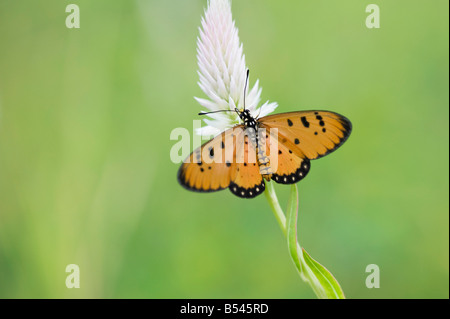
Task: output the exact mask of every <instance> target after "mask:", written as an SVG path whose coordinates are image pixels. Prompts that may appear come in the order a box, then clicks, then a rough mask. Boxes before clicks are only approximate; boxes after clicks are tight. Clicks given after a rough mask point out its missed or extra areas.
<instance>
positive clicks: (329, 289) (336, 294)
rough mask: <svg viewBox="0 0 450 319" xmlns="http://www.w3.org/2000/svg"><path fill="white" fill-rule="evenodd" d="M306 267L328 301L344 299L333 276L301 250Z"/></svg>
mask: <svg viewBox="0 0 450 319" xmlns="http://www.w3.org/2000/svg"><path fill="white" fill-rule="evenodd" d="M302 253H303V258H304V262H305V264H306V266H307V267H308V269H309V270H311V271H312V273H313V275H314V277H315V278H317V280H318V281H319V283H320V286H321V287H322V288H323V290H324V292H325V295H326V298H328V299H345V296H344V292H343V291H342V288H341V286H340V285H339V283H338V281H337V280H336V278H334V276H333V275H332V274H331V273H330V272H329V271H328V269H326V268H325V267H324V266H322V265H321V264H319V263H318V262H317V261H315V260H314V259H313V258H312V257H311V256H310V255H309V254H308V253H307V252H306V250H305V249H303V248H302Z"/></svg>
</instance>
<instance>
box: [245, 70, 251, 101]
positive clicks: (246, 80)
mask: <svg viewBox="0 0 450 319" xmlns="http://www.w3.org/2000/svg"><path fill="white" fill-rule="evenodd" d="M249 74H250V70H249V69H247V77H246V78H245V85H244V110H245V95H246V93H247V85H248V76H249Z"/></svg>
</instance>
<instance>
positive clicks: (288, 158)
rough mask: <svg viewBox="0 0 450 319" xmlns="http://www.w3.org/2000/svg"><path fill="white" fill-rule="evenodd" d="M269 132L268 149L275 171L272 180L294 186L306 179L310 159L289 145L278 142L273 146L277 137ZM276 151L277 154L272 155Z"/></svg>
mask: <svg viewBox="0 0 450 319" xmlns="http://www.w3.org/2000/svg"><path fill="white" fill-rule="evenodd" d="M267 132H268V134H267V136H268V138H267V142H266V145H267V146H266V149H267V154H268V155H269V158H270V166H271V169H272V171H273V175H272V179H273V180H274V181H275V182H277V183H280V184H294V183H297V182H299V181H300V180H302V179H303V178H305V176H306V175H307V174H308V172H309V169H310V167H311V164H310V161H309V159H308V158H306V157H304V156H298V155H297V154H296V153H294V151H293V150H292V149H293V148H292V147H290V146H289V143H286V142H285V143H281V141H279V140H277V141H276V144H275V146H273V143H274V141H275V139H277V136H276V134H273V131H271V130H267ZM264 146H265V145H261V147H264ZM274 151H275V152H276V154H271V152H274ZM274 156H276V158H275V157H274ZM274 160H275V161H274Z"/></svg>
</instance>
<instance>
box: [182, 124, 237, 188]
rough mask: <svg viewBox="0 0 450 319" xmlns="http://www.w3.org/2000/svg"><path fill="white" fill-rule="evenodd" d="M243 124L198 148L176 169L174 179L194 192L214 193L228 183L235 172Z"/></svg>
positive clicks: (225, 186)
mask: <svg viewBox="0 0 450 319" xmlns="http://www.w3.org/2000/svg"><path fill="white" fill-rule="evenodd" d="M243 128H244V127H243V126H242V125H238V126H236V127H234V128H232V129H229V130H226V131H225V132H223V133H222V134H220V135H218V136H216V137H215V138H213V139H212V140H210V141H209V142H207V143H205V144H203V145H202V146H200V147H198V148H197V149H196V150H195V151H194V152H192V153H191V155H189V157H188V158H187V159H186V160H185V161H184V163H183V164H182V165H181V167H180V169H179V171H178V181H179V182H180V184H181V185H183V186H184V187H185V188H187V189H189V190H193V191H198V192H214V191H218V190H221V189H224V188H227V187H228V186H229V185H230V182H231V177H232V174H233V172H234V171H235V169H236V168H235V164H234V162H235V157H236V149H240V148H242V146H240V145H238V144H242V143H243V138H242V137H241V135H242V134H243V133H242V132H243Z"/></svg>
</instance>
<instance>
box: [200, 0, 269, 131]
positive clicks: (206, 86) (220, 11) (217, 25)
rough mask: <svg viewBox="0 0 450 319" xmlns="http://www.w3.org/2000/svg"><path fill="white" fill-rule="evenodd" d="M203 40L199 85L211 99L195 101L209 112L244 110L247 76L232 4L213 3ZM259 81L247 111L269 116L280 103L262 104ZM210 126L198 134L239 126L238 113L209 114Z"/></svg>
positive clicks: (249, 95)
mask: <svg viewBox="0 0 450 319" xmlns="http://www.w3.org/2000/svg"><path fill="white" fill-rule="evenodd" d="M199 29H200V36H199V37H198V39H197V59H198V67H199V71H198V74H199V77H200V81H199V82H198V85H199V86H200V88H201V89H202V90H203V92H205V94H206V95H207V96H208V98H209V99H201V98H197V97H196V98H195V99H196V100H197V101H198V102H199V103H200V105H202V106H203V107H205V108H207V109H208V110H209V111H217V110H234V109H235V108H236V107H237V108H238V109H241V108H243V107H244V85H245V80H246V76H247V72H246V70H247V67H246V65H245V55H244V53H243V46H242V43H240V41H239V36H238V29H237V28H236V26H235V22H234V21H233V19H232V16H231V3H230V0H210V1H208V8H207V9H206V10H205V16H204V17H203V18H202V27H201V28H199ZM261 91H262V89H261V88H260V87H259V80H257V81H256V83H255V85H254V86H253V88H252V89H251V90H249V92H247V95H246V98H245V104H246V105H245V108H246V109H248V110H249V111H250V113H251V114H252V116H254V117H256V116H258V115H259V117H262V116H266V115H268V114H269V113H271V112H273V111H274V110H275V108H276V107H277V106H278V105H277V103H274V102H272V103H269V102H268V101H267V102H266V103H264V104H263V105H262V106H261V107H258V105H259V102H260V101H261ZM208 116H209V117H210V119H205V120H204V121H205V123H206V124H207V126H204V127H202V128H200V129H198V130H197V134H199V135H203V136H208V137H209V136H211V135H217V134H219V133H221V132H222V131H224V130H226V129H228V128H231V127H233V126H234V125H236V124H239V122H240V121H239V116H238V115H237V114H236V113H235V112H223V113H213V114H208Z"/></svg>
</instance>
